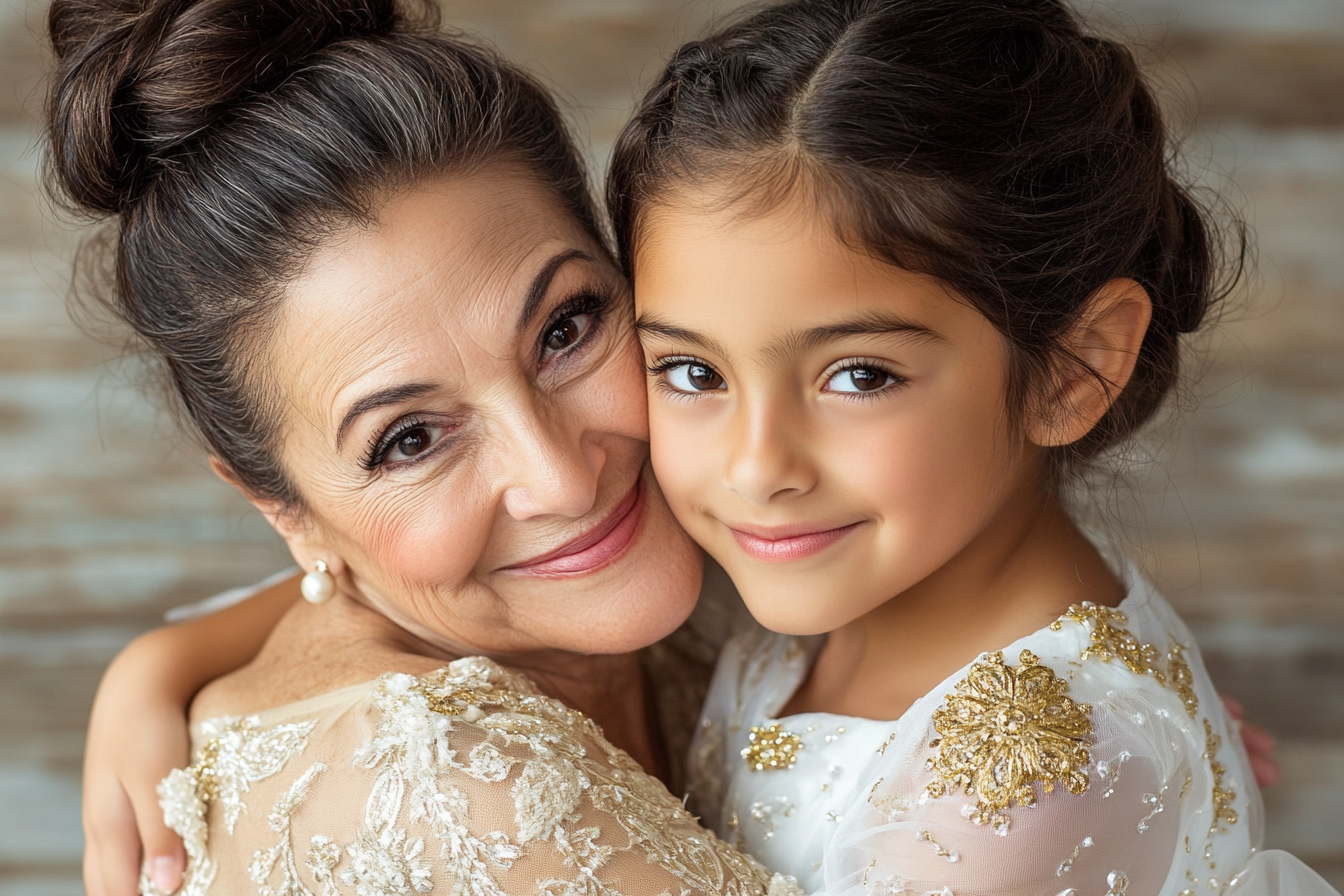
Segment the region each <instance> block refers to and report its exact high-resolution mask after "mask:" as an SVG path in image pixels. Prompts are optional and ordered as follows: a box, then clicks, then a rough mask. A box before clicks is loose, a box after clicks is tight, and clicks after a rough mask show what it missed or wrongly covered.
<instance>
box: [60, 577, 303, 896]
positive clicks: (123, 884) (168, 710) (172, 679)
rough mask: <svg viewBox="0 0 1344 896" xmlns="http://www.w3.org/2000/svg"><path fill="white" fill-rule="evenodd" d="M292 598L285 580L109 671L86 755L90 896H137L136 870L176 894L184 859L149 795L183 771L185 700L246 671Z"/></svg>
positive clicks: (142, 642) (137, 650) (158, 634)
mask: <svg viewBox="0 0 1344 896" xmlns="http://www.w3.org/2000/svg"><path fill="white" fill-rule="evenodd" d="M298 596H299V588H298V577H297V576H291V577H290V578H288V579H285V580H284V581H282V582H280V583H279V584H276V585H272V586H271V587H268V588H266V589H265V590H263V591H259V592H257V593H256V594H254V595H253V596H251V597H249V598H247V599H246V600H244V601H242V602H241V603H239V604H236V605H234V606H231V607H228V608H227V609H223V610H220V611H219V612H217V613H213V614H211V615H209V616H205V617H203V618H200V619H195V620H193V621H190V622H184V623H181V624H178V625H171V626H168V627H166V628H161V629H157V630H155V631H152V632H150V633H148V634H146V635H142V636H141V637H139V638H137V639H136V640H134V641H132V642H131V644H130V646H128V647H127V648H126V649H125V650H123V651H122V652H121V654H120V655H119V656H118V657H117V658H116V659H115V660H113V661H112V665H110V666H109V667H108V669H107V672H106V673H105V674H104V675H103V681H102V684H100V685H99V686H98V695H97V697H95V698H94V701H93V714H92V716H91V717H90V719H89V737H88V741H87V743H86V745H85V751H84V811H83V816H84V887H85V889H86V891H87V893H88V896H136V893H138V891H139V885H140V872H141V869H142V868H144V869H145V870H146V871H147V872H148V873H149V876H150V880H151V881H152V882H153V884H154V886H155V888H156V889H158V891H159V892H160V893H171V892H173V891H174V890H176V889H177V888H178V887H179V886H181V883H182V874H183V872H184V870H185V869H186V852H185V850H184V849H183V847H182V840H181V838H179V837H178V836H177V834H175V833H173V831H172V830H170V829H169V828H168V827H167V826H166V825H165V824H164V823H163V810H162V809H161V808H160V807H159V795H158V790H157V787H158V783H159V782H160V781H161V780H163V779H164V777H166V776H167V774H168V773H169V772H170V771H172V770H173V769H174V768H183V767H185V766H186V765H187V764H188V763H189V762H190V757H189V756H188V753H189V750H190V736H189V734H188V727H187V712H188V708H189V707H190V705H191V701H192V698H193V697H194V696H195V695H196V693H197V691H199V690H200V689H201V688H202V687H204V686H205V685H206V684H208V683H209V682H211V681H213V680H215V679H216V678H218V677H220V676H221V675H225V674H227V673H229V672H232V671H234V670H236V669H239V668H241V667H242V666H244V665H246V664H247V663H248V662H250V661H251V660H252V658H253V657H255V656H256V655H257V652H258V651H259V650H260V649H261V646H262V645H263V644H264V643H265V642H266V638H267V637H268V636H269V635H270V633H271V629H273V628H274V627H275V624H276V622H278V621H279V619H280V617H281V616H283V615H284V614H285V612H286V611H287V610H288V609H289V608H290V607H291V606H293V604H294V602H295V600H296V599H297V598H298Z"/></svg>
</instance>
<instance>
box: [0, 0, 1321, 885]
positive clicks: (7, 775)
mask: <svg viewBox="0 0 1344 896" xmlns="http://www.w3.org/2000/svg"><path fill="white" fill-rule="evenodd" d="M735 2H736V0H725V2H711V0H700V2H689V3H688V2H682V0H445V9H446V11H447V16H448V19H449V20H450V21H451V22H453V23H456V24H458V25H461V26H462V27H463V28H465V29H467V30H470V31H475V32H479V33H482V34H484V35H486V36H487V37H489V38H490V39H492V40H495V41H497V42H498V43H499V45H500V46H501V47H502V48H503V49H504V50H505V52H507V53H508V54H509V55H510V56H512V57H513V58H515V59H517V60H520V61H522V62H524V63H526V64H528V65H529V66H530V67H532V68H533V69H534V70H535V71H537V72H538V73H539V74H540V75H541V76H542V77H543V78H545V79H546V80H547V81H548V82H549V83H551V84H553V85H554V86H555V87H556V88H557V89H558V90H559V91H560V92H561V93H562V95H563V96H564V97H565V99H566V101H567V102H568V103H569V104H570V105H572V106H573V108H574V110H575V112H574V114H575V121H576V126H577V127H578V129H579V130H580V131H581V132H582V133H583V134H584V135H585V138H586V139H587V140H588V142H589V145H590V149H591V155H592V158H593V159H594V166H595V167H596V168H600V166H601V164H602V160H603V159H604V158H605V154H606V152H607V149H608V147H609V146H610V142H611V140H612V138H613V136H614V133H615V131H616V129H617V128H618V127H619V126H620V123H621V121H622V119H623V117H624V116H625V114H626V113H627V110H628V109H629V107H630V104H631V102H632V97H633V96H634V95H635V93H636V91H637V89H638V86H639V85H640V84H641V83H642V82H643V81H644V80H645V79H647V78H648V77H649V76H651V75H652V74H653V73H654V72H655V71H656V66H657V62H656V60H658V59H660V58H662V56H663V54H665V53H666V52H667V51H668V50H669V49H670V48H672V47H673V46H675V44H676V42H677V41H678V40H679V39H682V38H684V37H686V36H689V35H691V34H693V33H695V32H696V31H697V30H698V29H700V28H701V27H702V26H703V23H704V22H705V21H707V20H708V19H709V18H710V17H711V16H712V15H716V14H721V13H725V12H727V11H728V10H730V9H731V8H732V6H733V5H735ZM1087 11H1088V13H1089V14H1090V15H1092V16H1094V17H1095V18H1096V20H1097V21H1099V22H1102V23H1104V26H1105V27H1107V28H1110V29H1114V30H1116V31H1117V32H1118V33H1120V34H1122V35H1125V36H1128V37H1129V38H1131V39H1133V40H1135V41H1137V42H1139V43H1140V44H1141V45H1142V46H1143V47H1144V55H1145V58H1146V59H1147V60H1149V63H1150V65H1151V67H1152V70H1153V71H1154V73H1155V74H1157V76H1158V77H1159V78H1160V79H1161V81H1162V83H1163V85H1164V94H1165V95H1166V96H1167V97H1168V98H1169V100H1170V105H1171V108H1172V109H1173V111H1174V112H1175V113H1176V114H1177V115H1178V116H1179V117H1180V120H1181V121H1183V122H1184V126H1185V128H1186V132H1187V133H1188V141H1187V145H1188V150H1189V156H1190V159H1191V163H1192V165H1193V166H1194V168H1195V169H1196V170H1199V171H1201V172H1203V174H1202V177H1203V178H1204V179H1205V181H1206V182H1207V183H1209V184H1210V185H1213V186H1215V187H1217V188H1219V189H1222V190H1224V191H1226V192H1227V194H1228V195H1229V196H1230V197H1231V198H1232V200H1233V202H1234V204H1235V205H1236V206H1237V207H1238V208H1240V209H1241V210H1242V211H1243V213H1244V214H1245V215H1246V216H1247V217H1248V218H1249V220H1250V221H1251V222H1252V224H1253V226H1254V228H1255V232H1256V234H1257V237H1258V245H1259V269H1258V279H1257V281H1256V283H1255V284H1254V288H1253V289H1252V290H1250V291H1249V292H1248V293H1247V294H1246V295H1244V296H1242V297H1240V298H1239V299H1238V300H1237V302H1236V303H1235V305H1234V306H1233V307H1232V309H1230V312H1229V314H1228V315H1227V319H1226V320H1225V321H1224V323H1223V325H1222V326H1221V327H1220V328H1219V330H1218V332H1217V334H1216V335H1215V336H1214V338H1212V339H1211V340H1210V341H1209V343H1208V345H1207V346H1206V350H1205V354H1204V357H1203V359H1202V361H1201V362H1200V363H1199V364H1198V365H1197V368H1198V369H1197V370H1196V371H1195V372H1197V373H1198V374H1199V377H1198V382H1197V384H1195V385H1193V386H1191V387H1189V388H1188V389H1187V390H1186V396H1185V402H1184V403H1185V404H1188V405H1191V406H1192V407H1193V408H1194V409H1193V410H1192V411H1191V412H1189V413H1187V414H1185V415H1183V416H1181V417H1180V418H1179V420H1178V421H1177V422H1174V423H1171V424H1167V425H1164V426H1162V427H1159V429H1158V430H1157V432H1156V433H1155V434H1154V437H1153V438H1152V439H1151V440H1150V442H1149V444H1148V445H1146V446H1144V449H1143V450H1142V451H1140V452H1137V462H1136V463H1135V464H1133V465H1132V466H1131V467H1130V468H1129V473H1128V474H1127V475H1126V476H1125V477H1124V478H1123V479H1122V480H1120V481H1118V482H1114V483H1108V484H1104V485H1100V486H1098V487H1097V489H1096V490H1095V491H1094V492H1093V499H1094V501H1095V503H1097V504H1098V505H1099V506H1100V507H1102V508H1103V509H1104V519H1108V520H1116V521H1119V520H1124V521H1128V522H1129V523H1130V525H1129V526H1128V527H1127V528H1125V529H1123V530H1122V531H1123V533H1124V537H1125V538H1126V539H1128V540H1129V541H1130V543H1131V544H1132V546H1133V553H1134V554H1135V555H1136V557H1138V558H1139V559H1140V560H1141V562H1142V563H1143V564H1144V565H1145V566H1146V567H1147V568H1148V569H1149V570H1150V571H1151V572H1152V573H1153V574H1155V575H1156V576H1157V578H1158V579H1159V581H1160V582H1161V584H1162V586H1163V587H1164V588H1165V589H1166V591H1167V593H1168V594H1169V595H1170V596H1171V597H1172V598H1173V600H1174V601H1175V602H1176V603H1177V604H1178V606H1179V608H1180V609H1181V610H1182V611H1183V612H1184V613H1185V614H1186V615H1187V617H1188V618H1189V619H1190V620H1191V621H1192V623H1193V624H1194V625H1195V627H1196V629H1197V633H1198V635H1199V637H1200V642H1201V644H1202V645H1203V647H1204V649H1205V653H1206V656H1207V657H1208V659H1209V661H1210V665H1211V668H1212V670H1213V673H1214V676H1215V678H1216V679H1217V680H1218V682H1219V684H1220V685H1221V686H1222V687H1223V688H1224V689H1226V690H1227V691H1229V692H1231V693H1233V694H1236V695H1237V696H1239V697H1241V698H1242V699H1243V701H1244V702H1245V703H1246V704H1247V706H1248V709H1249V711H1250V713H1251V714H1252V716H1253V717H1255V718H1256V719H1258V720H1260V721H1262V722H1263V723H1264V724H1266V725H1267V726H1268V727H1269V728H1270V729H1272V730H1273V731H1274V732H1275V733H1276V734H1278V736H1279V737H1280V743H1281V746H1280V759H1281V760H1282V761H1283V763H1284V766H1285V772H1286V775H1285V780H1284V782H1283V783H1282V784H1280V785H1279V786H1278V787H1276V788H1274V789H1273V790H1271V791H1270V792H1269V793H1268V794H1267V802H1268V806H1269V827H1268V842H1269V844H1270V845H1274V846H1282V847H1286V848H1290V849H1292V850H1294V851H1295V852H1297V853H1298V854H1299V855H1300V856H1302V857H1303V858H1305V859H1306V860H1308V861H1309V862H1311V863H1312V864H1314V865H1315V866H1316V867H1317V868H1318V869H1319V870H1321V871H1322V873H1324V874H1326V876H1327V877H1329V878H1330V879H1331V880H1332V881H1333V882H1334V883H1335V885H1336V886H1337V887H1340V888H1344V600H1341V599H1340V597H1341V583H1344V0H1114V2H1111V3H1106V4H1103V3H1096V4H1091V5H1089V6H1088V7H1087ZM42 15H43V4H41V3H34V2H25V0H0V896H19V894H23V896H38V894H41V896H55V894H68V893H77V892H80V890H81V887H80V884H79V876H78V862H79V853H80V849H81V835H80V831H79V810H78V801H79V764H80V754H81V750H82V737H83V726H84V722H85V717H86V714H87V711H88V706H89V703H90V700H91V699H92V695H93V691H94V687H95V685H96V683H97V679H98V676H99V673H100V671H101V669H102V667H103V666H104V665H105V664H106V662H107V661H108V660H109V659H110V658H111V657H112V656H113V654H114V653H115V652H116V651H117V649H118V648H119V647H120V646H121V645H122V644H124V643H125V642H126V641H127V640H128V639H129V638H131V637H132V636H133V635H134V634H135V633H137V632H139V631H141V630H143V629H145V628H146V627H148V626H150V625H152V624H154V622H155V621H156V620H157V619H158V618H160V616H161V614H162V613H163V611H164V610H165V609H166V608H168V607H169V606H172V605H174V604H175V603H180V602H183V601H185V600H190V599H195V598H198V597H201V596H204V595H206V594H209V593H212V592H214V591H216V590H219V589H222V588H224V587H228V586H231V585H236V584H240V583H244V582H247V581H250V580H252V579H255V578H258V577H260V576H262V575H264V574H266V573H269V572H271V571H272V570H274V569H277V568H279V567H280V566H282V565H284V564H285V563H286V558H285V556H284V554H283V551H282V550H281V549H280V548H279V546H278V545H277V543H276V541H275V539H274V538H273V537H272V536H271V535H270V533H269V532H268V530H267V529H266V527H265V525H264V524H263V523H262V522H261V521H260V520H259V519H258V518H257V517H256V516H255V515H253V514H252V513H251V512H250V511H249V509H248V508H247V507H246V506H245V505H244V504H242V503H241V502H240V501H239V500H238V499H237V498H236V497H234V496H233V495H232V494H231V493H230V492H229V491H228V490H227V489H226V488H224V487H223V486H221V485H220V484H219V483H218V482H216V481H215V480H214V479H213V478H212V477H211V476H210V475H209V473H208V471H207V470H206V469H205V468H204V465H203V464H202V463H201V462H200V459H199V457H198V456H197V453H196V452H194V451H193V450H192V449H191V446H190V445H189V444H187V443H184V441H183V440H182V439H181V438H180V437H179V436H178V435H177V434H176V432H175V430H174V428H173V426H172V424H171V422H170V421H166V420H165V419H163V417H162V416H160V415H159V414H157V413H156V412H155V411H154V410H153V409H152V405H151V404H150V403H147V402H146V401H145V400H144V399H143V398H142V397H141V395H140V394H139V392H138V391H137V390H136V388H135V385H134V383H135V380H136V370H135V366H134V364H133V363H128V362H125V361H119V360H117V358H116V353H115V352H114V351H111V350H109V349H108V348H106V347H104V346H102V345H100V344H99V343H97V342H95V341H93V340H91V339H90V338H89V337H88V336H86V335H84V334H83V333H81V331H80V330H78V329H77V328H76V327H74V326H73V325H72V324H71V323H70V320H69V317H68V315H67V311H66V307H65V303H64V301H63V297H64V295H65V293H66V291H67V290H66V285H67V279H68V270H69V265H70V259H71V257H72V255H73V252H74V248H75V246H76V245H77V244H78V241H79V239H80V238H81V236H83V233H82V232H81V231H80V230H79V229H78V228H75V227H72V226H69V225H62V224H58V223H56V219H55V217H54V216H53V215H52V214H51V213H50V211H49V210H48V209H47V208H46V207H45V206H44V203H43V201H42V199H41V198H40V196H39V193H38V189H37V175H38V155H37V152H36V148H35V147H36V134H37V113H38V108H39V106H40V79H41V76H42V70H43V66H44V64H45V57H44V53H43V50H42V49H41V46H40V42H39V40H38V38H37V35H38V34H39V33H40V27H41V21H42Z"/></svg>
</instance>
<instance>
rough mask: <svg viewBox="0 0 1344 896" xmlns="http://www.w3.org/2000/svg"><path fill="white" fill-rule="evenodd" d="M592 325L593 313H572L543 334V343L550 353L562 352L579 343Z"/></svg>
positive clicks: (547, 352)
mask: <svg viewBox="0 0 1344 896" xmlns="http://www.w3.org/2000/svg"><path fill="white" fill-rule="evenodd" d="M592 325H593V315H592V313H590V312H585V313H583V314H571V315H570V316H569V317H565V318H561V319H560V320H557V321H556V322H555V323H553V324H551V325H550V327H549V328H548V329H547V330H546V332H545V334H543V336H542V339H541V344H542V345H543V346H545V349H546V354H548V355H553V354H555V353H556V352H562V351H564V350H565V349H567V348H570V347H572V346H574V345H576V344H578V342H579V340H581V339H583V337H584V334H585V333H587V332H588V329H589V328H590V327H591V326H592Z"/></svg>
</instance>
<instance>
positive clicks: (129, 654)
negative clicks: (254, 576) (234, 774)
mask: <svg viewBox="0 0 1344 896" xmlns="http://www.w3.org/2000/svg"><path fill="white" fill-rule="evenodd" d="M162 635H163V631H160V632H152V633H150V634H149V635H146V636H145V637H143V638H140V639H139V640H137V641H134V642H132V644H131V645H130V646H129V647H127V648H126V650H124V651H123V652H122V653H121V655H120V656H118V657H117V659H116V660H115V661H114V662H113V663H112V665H111V666H110V667H108V670H107V673H106V674H105V675H104V676H103V681H102V684H101V685H100V686H99V688H98V696H97V697H96V698H95V700H94V703H93V715H92V717H91V718H90V720H89V737H88V742H87V744H86V745H85V751H84V757H85V758H84V813H83V814H84V844H85V845H84V887H85V889H86V890H87V891H88V896H135V894H136V892H137V889H138V883H139V880H140V868H141V863H142V861H144V862H145V864H146V867H147V870H148V871H149V872H150V875H151V879H152V880H153V881H154V885H155V886H156V887H157V888H158V889H159V891H160V892H161V893H171V892H172V891H174V890H176V889H177V888H178V886H179V885H180V884H181V881H182V872H183V870H184V868H185V867H186V854H185V852H184V851H183V849H182V840H181V838H179V837H178V836H177V834H175V833H173V832H172V831H171V830H169V829H168V827H167V826H165V825H164V823H163V810H161V809H160V808H159V798H158V794H157V793H156V791H155V787H156V785H157V784H158V782H159V781H161V780H162V779H163V778H164V777H165V776H166V775H167V774H168V772H170V771H171V770H172V769H174V768H179V767H182V766H185V765H186V764H187V761H188V759H187V750H188V738H187V698H184V696H183V694H182V693H181V689H180V688H179V687H173V686H170V682H172V679H171V678H167V679H165V678H164V677H163V676H162V675H160V674H159V673H160V672H161V671H162V670H161V669H160V668H159V667H160V664H161V663H162V661H163V659H164V657H163V655H162V654H163V652H164V651H163V647H164V646H165V645H164V644H163V643H162V641H163V638H162ZM156 636H158V637H156Z"/></svg>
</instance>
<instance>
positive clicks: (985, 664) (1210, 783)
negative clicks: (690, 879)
mask: <svg viewBox="0 0 1344 896" xmlns="http://www.w3.org/2000/svg"><path fill="white" fill-rule="evenodd" d="M1131 573H1132V570H1131ZM903 721H904V723H903V724H901V725H898V726H895V727H894V728H893V730H892V731H891V732H890V733H889V734H888V737H887V739H886V740H885V741H884V742H883V744H882V745H881V746H879V747H878V749H877V755H876V756H875V757H874V758H873V759H872V761H871V762H870V764H869V766H868V768H867V770H866V779H865V783H866V784H867V785H868V789H867V790H866V791H865V792H864V793H862V794H856V799H855V804H854V806H853V811H852V812H851V813H850V815H849V816H848V817H847V818H846V820H845V823H844V824H843V825H840V826H839V828H838V830H837V831H836V833H835V837H834V840H833V841H832V843H831V847H830V849H829V850H828V858H827V862H828V867H827V875H826V876H827V881H828V886H829V885H830V884H831V882H832V881H836V882H837V883H838V882H839V881H847V882H848V885H852V884H854V883H855V882H856V877H855V874H854V863H855V862H858V861H860V860H862V861H865V862H867V863H869V865H870V867H869V868H868V880H870V881H871V880H873V879H874V878H875V877H877V876H878V875H879V873H880V874H881V875H883V876H884V878H891V879H897V878H899V879H903V880H910V881H919V882H921V885H922V884H924V883H928V884H929V885H930V886H932V884H933V883H934V882H937V887H942V886H947V887H950V888H951V889H952V891H953V892H961V891H962V890H970V891H975V892H978V891H979V890H978V889H977V888H979V887H983V886H985V885H986V884H987V882H988V881H990V880H992V881H993V884H994V888H997V889H996V890H995V891H996V892H1000V893H1014V892H1019V891H1020V892H1036V891H1037V890H1038V889H1040V888H1041V887H1045V886H1053V885H1055V884H1059V887H1058V889H1060V890H1063V889H1067V887H1074V888H1075V889H1076V890H1077V891H1078V892H1086V891H1092V890H1096V891H1097V892H1106V891H1107V890H1108V889H1109V890H1110V891H1111V892H1123V891H1124V889H1125V887H1129V886H1132V887H1134V888H1135V889H1136V890H1138V891H1140V892H1161V893H1168V892H1170V893H1175V892H1177V891H1178V890H1181V889H1183V888H1186V887H1198V886H1200V885H1208V884H1209V883H1210V882H1212V883H1213V884H1214V885H1217V882H1218V881H1220V880H1221V881H1226V880H1227V879H1228V878H1230V877H1231V876H1233V875H1235V874H1236V873H1238V872H1239V871H1240V870H1242V869H1244V868H1245V867H1246V862H1247V861H1248V859H1249V857H1250V855H1251V853H1252V852H1253V849H1254V847H1255V846H1257V845H1258V844H1256V842H1255V839H1256V836H1257V829H1258V824H1259V822H1258V815H1259V812H1260V806H1259V798H1258V793H1257V792H1256V791H1255V789H1254V782H1253V778H1252V775H1251V774H1250V769H1249V765H1248V764H1247V762H1246V761H1245V757H1244V754H1243V753H1242V751H1241V750H1240V745H1239V741H1238V740H1237V738H1236V735H1235V730H1234V729H1233V727H1232V725H1231V724H1230V722H1229V720H1228V719H1227V717H1226V713H1225V712H1224V710H1223V707H1222V704H1221V702H1220V701H1219V699H1218V697H1217V694H1216V692H1215V690H1214V688H1213V685H1212V682H1211V681H1210V680H1209V677H1208V674H1207V672H1206V671H1205V669H1204V666H1203V663H1202V661H1201V659H1200V656H1199V651H1198V648H1197V647H1196V645H1195V644H1194V641H1193V639H1192V638H1191V636H1190V632H1189V630H1188V629H1187V628H1186V626H1185V625H1184V623H1183V622H1182V621H1181V619H1180V617H1179V616H1178V615H1177V614H1176V613H1175V612H1174V611H1173V610H1172V608H1171V607H1170V605H1168V604H1167V602H1166V601H1165V600H1164V599H1163V598H1162V597H1161V595H1159V594H1158V593H1157V592H1156V591H1155V589H1153V587H1152V586H1151V585H1150V584H1149V583H1147V582H1146V581H1145V580H1143V579H1142V577H1139V576H1137V574H1134V576H1133V584H1132V587H1131V589H1130V591H1129V594H1128V596H1127V597H1126V598H1125V600H1124V601H1122V602H1121V603H1120V604H1119V605H1117V606H1115V607H1106V606H1100V605H1096V604H1089V603H1083V604H1078V605H1075V606H1073V607H1070V608H1069V610H1068V611H1067V612H1065V613H1064V614H1063V615H1062V616H1060V617H1059V618H1058V619H1056V620H1054V621H1053V622H1051V623H1049V624H1048V625H1046V626H1044V627H1042V628H1041V629H1039V630H1037V631H1035V632H1033V633H1031V634H1030V635H1028V636H1026V637H1024V638H1022V639H1020V640H1019V641H1017V642H1015V643H1014V644H1012V645H1009V646H1008V647H1007V648H1005V649H1004V650H1002V651H996V652H993V653H989V654H983V655H981V656H980V657H979V658H977V659H976V660H975V661H974V662H973V663H971V664H970V665H969V666H967V667H966V668H964V669H963V670H961V671H960V672H959V673H957V674H956V675H955V676H953V678H951V679H949V680H948V681H947V682H946V683H945V684H944V685H943V686H941V687H939V688H937V689H935V690H934V691H932V692H930V694H929V695H928V696H927V697H926V698H925V699H924V700H922V701H920V703H918V704H916V706H915V707H913V708H912V712H911V713H909V714H908V717H907V718H905V719H904V720H903ZM907 838H914V840H915V841H918V842H917V843H916V842H912V843H904V842H903V841H904V840H905V839H907ZM920 844H922V845H924V846H925V850H924V851H923V852H921V850H920V848H919V845H920ZM934 844H936V846H935V845H934ZM865 857H866V858H865ZM938 861H941V862H942V863H943V864H942V865H939V864H938ZM990 868H994V869H1008V871H1000V870H996V871H995V872H993V874H992V875H991V876H989V877H986V876H985V874H986V869H990ZM1178 881H1180V882H1181V885H1180V886H1176V883H1177V882H1178ZM937 887H932V888H933V889H937ZM1172 887H1174V889H1172ZM1215 888H1216V886H1215ZM836 889H837V891H840V890H845V889H846V886H837V887H836ZM917 892H921V890H917Z"/></svg>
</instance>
